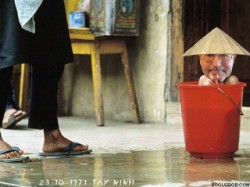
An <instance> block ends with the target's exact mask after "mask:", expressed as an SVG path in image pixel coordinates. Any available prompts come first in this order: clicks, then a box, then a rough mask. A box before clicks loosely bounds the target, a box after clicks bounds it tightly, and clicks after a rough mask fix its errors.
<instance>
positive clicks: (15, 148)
mask: <svg viewBox="0 0 250 187" xmlns="http://www.w3.org/2000/svg"><path fill="white" fill-rule="evenodd" d="M13 151H16V152H18V151H20V149H19V147H11V148H10V149H4V150H0V155H3V154H6V153H10V152H13ZM28 159H29V157H28V156H21V157H18V158H0V162H8V163H10V162H24V161H27V160H28Z"/></svg>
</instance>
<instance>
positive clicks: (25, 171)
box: [0, 147, 250, 187]
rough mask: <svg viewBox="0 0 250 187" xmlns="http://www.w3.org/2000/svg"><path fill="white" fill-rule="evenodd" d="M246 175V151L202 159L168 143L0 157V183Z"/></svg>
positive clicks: (249, 162)
mask: <svg viewBox="0 0 250 187" xmlns="http://www.w3.org/2000/svg"><path fill="white" fill-rule="evenodd" d="M249 176H250V158H249V157H247V156H237V157H235V158H234V159H218V160H201V159H194V158H190V156H189V154H188V153H187V152H186V151H185V150H184V148H171V147H170V148H168V149H166V150H165V151H137V152H131V153H118V154H107V153H105V154H99V153H98V154H97V153H93V154H91V155H85V156H74V157H57V158H43V159H42V160H34V161H31V162H27V163H0V186H66V187H68V186H69V187H71V186H94V187H100V186H107V187H109V186H144V187H151V186H152V187H157V186H211V184H212V182H215V181H217V183H218V184H220V183H222V182H223V181H224V182H225V181H229V182H238V183H240V182H243V181H245V182H247V181H250V177H249ZM249 185H250V182H249Z"/></svg>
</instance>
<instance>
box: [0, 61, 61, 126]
mask: <svg viewBox="0 0 250 187" xmlns="http://www.w3.org/2000/svg"><path fill="white" fill-rule="evenodd" d="M63 70H64V64H55V63H44V64H41V63H40V64H31V98H30V110H29V111H30V112H29V125H28V126H29V128H35V129H57V128H59V125H58V120H57V91H58V81H59V79H60V78H61V76H62V73H63ZM11 75H12V69H11V68H3V69H0V104H1V106H0V112H1V113H0V117H1V118H0V119H2V118H3V114H4V110H5V105H6V102H7V95H8V86H9V84H10V81H11ZM6 80H7V81H6ZM2 83H3V84H2Z"/></svg>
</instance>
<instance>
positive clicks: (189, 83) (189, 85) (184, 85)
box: [176, 81, 247, 88]
mask: <svg viewBox="0 0 250 187" xmlns="http://www.w3.org/2000/svg"><path fill="white" fill-rule="evenodd" d="M246 85H247V84H246V83H245V82H239V83H238V84H215V85H198V81H187V82H179V83H177V84H176V86H177V87H178V88H193V87H195V88H217V87H224V88H227V87H245V86H246Z"/></svg>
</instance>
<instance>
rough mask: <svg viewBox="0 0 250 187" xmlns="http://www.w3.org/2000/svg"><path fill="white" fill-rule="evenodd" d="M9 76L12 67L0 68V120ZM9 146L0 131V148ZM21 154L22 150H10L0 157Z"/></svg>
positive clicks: (5, 100)
mask: <svg viewBox="0 0 250 187" xmlns="http://www.w3.org/2000/svg"><path fill="white" fill-rule="evenodd" d="M11 76H12V67H9V68H2V69H0V90H1V91H0V120H2V119H3V115H4V111H5V106H6V102H7V97H8V91H9V90H8V88H9V85H10V81H11ZM10 148H11V146H10V145H9V144H8V143H6V142H5V141H4V140H3V138H2V135H1V133H0V150H6V149H10ZM21 154H23V151H22V150H20V151H19V152H16V151H12V152H9V153H6V154H0V159H10V158H16V157H20V155H21Z"/></svg>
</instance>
